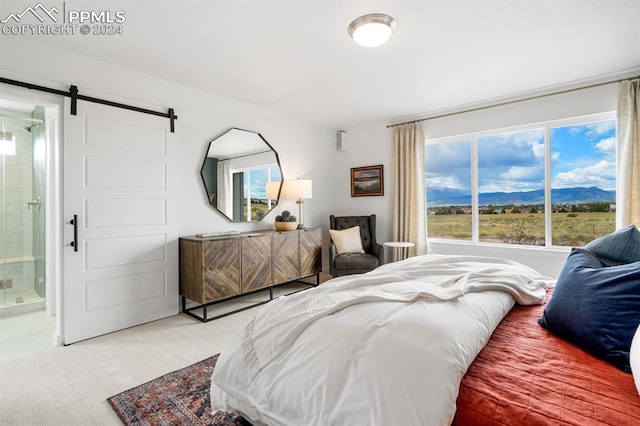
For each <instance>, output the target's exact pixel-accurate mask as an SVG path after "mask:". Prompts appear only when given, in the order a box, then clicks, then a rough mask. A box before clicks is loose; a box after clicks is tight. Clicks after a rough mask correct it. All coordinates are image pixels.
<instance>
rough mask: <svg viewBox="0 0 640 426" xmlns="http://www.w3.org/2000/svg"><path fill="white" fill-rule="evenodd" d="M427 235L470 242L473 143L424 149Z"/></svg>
mask: <svg viewBox="0 0 640 426" xmlns="http://www.w3.org/2000/svg"><path fill="white" fill-rule="evenodd" d="M424 158H425V163H426V164H425V169H426V172H427V207H428V209H427V213H428V214H427V217H428V218H427V235H428V236H430V237H438V238H456V239H461V240H470V239H471V235H472V234H471V230H472V228H471V226H472V225H471V160H472V159H471V141H470V140H466V141H459V142H451V143H441V144H433V145H426V146H425V154H424Z"/></svg>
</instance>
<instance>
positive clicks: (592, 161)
mask: <svg viewBox="0 0 640 426" xmlns="http://www.w3.org/2000/svg"><path fill="white" fill-rule="evenodd" d="M550 133H551V136H550V138H551V204H552V208H553V215H552V216H551V221H552V231H551V235H552V240H553V244H554V245H562V246H582V245H584V244H586V243H588V242H589V241H591V240H593V239H595V238H597V237H600V236H602V235H605V234H608V233H610V232H612V231H614V230H615V228H616V214H615V210H616V204H615V203H616V191H615V190H616V121H615V120H607V121H599V122H594V123H587V124H581V125H575V126H564V127H555V128H552V129H551V131H550Z"/></svg>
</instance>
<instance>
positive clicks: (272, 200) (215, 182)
mask: <svg viewBox="0 0 640 426" xmlns="http://www.w3.org/2000/svg"><path fill="white" fill-rule="evenodd" d="M200 174H201V175H202V182H203V183H204V188H205V191H206V192H207V197H208V199H209V204H211V206H212V207H214V208H215V209H216V210H218V211H219V212H220V213H221V214H223V215H224V216H226V217H227V219H229V220H230V221H232V222H253V221H259V220H261V219H262V218H263V217H264V216H266V215H267V213H269V211H271V209H273V208H274V207H275V206H276V204H278V196H279V194H280V187H281V186H282V169H281V168H280V160H279V159H278V153H277V152H276V151H275V150H274V149H273V148H272V147H271V145H269V143H268V142H267V141H266V140H265V139H264V138H263V137H262V135H261V134H260V133H255V132H250V131H248V130H242V129H237V128H233V129H230V130H227V131H226V132H225V133H223V134H222V135H220V136H218V137H217V138H215V139H214V140H212V141H211V142H209V149H208V150H207V156H206V158H205V159H204V163H203V164H202V169H201V170H200Z"/></svg>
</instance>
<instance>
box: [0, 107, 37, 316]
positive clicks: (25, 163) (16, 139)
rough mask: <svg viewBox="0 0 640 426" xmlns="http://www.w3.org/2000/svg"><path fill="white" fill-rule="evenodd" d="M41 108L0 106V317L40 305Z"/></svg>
mask: <svg viewBox="0 0 640 426" xmlns="http://www.w3.org/2000/svg"><path fill="white" fill-rule="evenodd" d="M46 146H47V144H46V132H45V113H44V108H43V107H40V106H36V107H34V108H33V109H31V108H29V111H24V110H22V109H21V110H20V111H14V110H8V109H2V108H0V162H1V163H0V167H1V170H0V179H1V181H0V316H1V315H4V314H8V313H12V312H20V311H23V310H26V309H25V308H26V307H27V305H30V306H29V307H30V308H31V309H28V310H33V309H39V308H40V307H42V309H44V307H45V305H44V302H45V297H46V295H45V206H44V201H45V189H46V188H45V184H46V151H47V150H46Z"/></svg>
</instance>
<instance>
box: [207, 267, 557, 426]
mask: <svg viewBox="0 0 640 426" xmlns="http://www.w3.org/2000/svg"><path fill="white" fill-rule="evenodd" d="M551 284H552V280H551V279H549V278H546V277H542V276H540V275H539V274H538V273H537V272H536V271H534V270H533V269H530V268H528V267H526V266H524V265H521V264H519V263H517V262H513V261H509V260H505V259H497V258H485V257H470V256H438V255H426V256H419V257H413V258H410V259H407V260H405V261H403V262H396V263H391V264H387V265H384V266H382V267H380V268H378V269H376V270H374V271H372V272H370V273H368V274H364V275H356V276H348V277H341V278H336V279H333V280H331V281H328V282H326V283H324V284H322V285H321V286H319V287H317V288H314V289H310V290H307V291H304V292H301V293H297V294H295V295H291V296H287V297H282V298H279V299H276V300H274V301H272V302H270V303H268V304H267V305H265V306H264V307H263V308H262V309H261V310H260V311H258V313H257V314H256V315H255V317H254V318H253V319H252V320H251V321H250V322H249V324H248V325H247V326H246V327H245V328H244V329H243V330H242V331H241V332H240V333H239V334H238V335H237V336H236V337H235V338H234V339H233V340H232V342H231V343H230V344H229V345H228V346H227V347H226V348H225V350H224V351H223V352H222V354H221V355H220V358H219V359H218V363H217V365H216V368H215V371H214V373H213V376H212V384H211V404H212V408H213V409H214V410H225V411H232V410H238V411H240V412H241V413H242V414H243V415H244V416H245V417H246V418H247V419H248V420H250V421H252V422H254V423H258V424H260V423H264V424H268V425H280V424H282V425H305V426H306V425H340V424H357V425H359V424H367V425H374V424H375V425H383V424H388V425H390V424H403V425H449V424H451V421H452V419H453V416H454V414H455V408H456V406H455V402H456V398H457V395H458V387H459V384H460V380H461V379H462V376H463V375H464V373H465V372H466V370H467V368H468V366H469V364H471V362H472V361H473V359H474V358H475V357H476V355H477V354H478V352H480V350H481V349H482V348H483V347H484V345H485V344H486V342H487V341H488V339H489V337H490V336H491V333H492V332H493V330H494V329H495V327H496V326H497V325H498V323H499V322H500V320H501V319H502V318H503V317H504V316H505V315H506V314H507V312H508V311H509V310H510V309H511V307H512V306H513V304H514V301H517V302H518V303H521V304H539V303H543V301H544V298H545V288H547V287H548V286H550V285H551Z"/></svg>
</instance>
